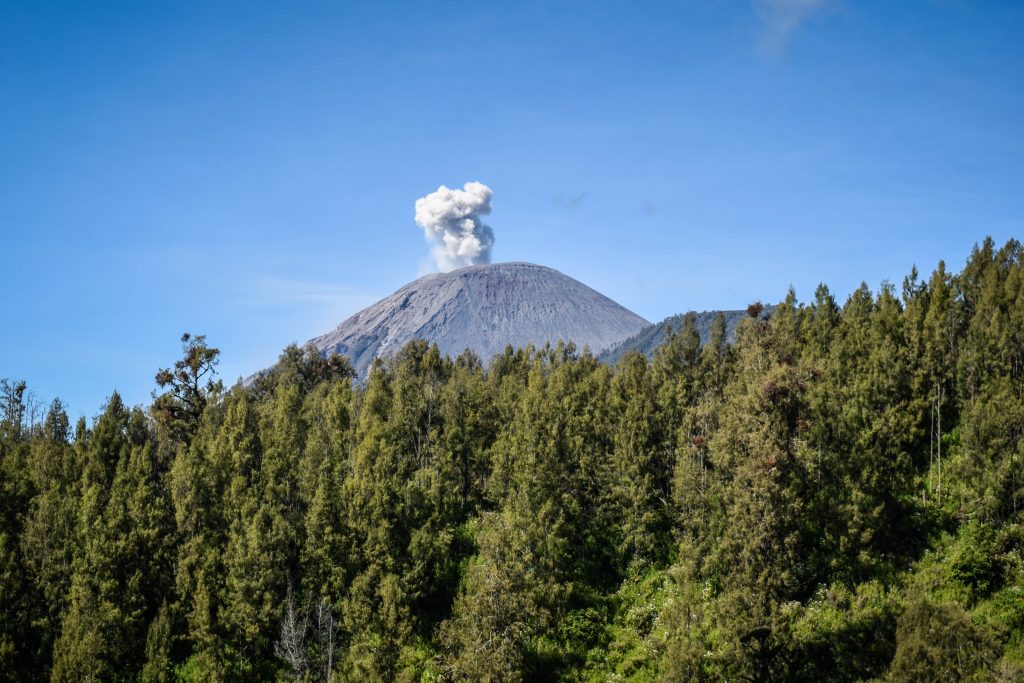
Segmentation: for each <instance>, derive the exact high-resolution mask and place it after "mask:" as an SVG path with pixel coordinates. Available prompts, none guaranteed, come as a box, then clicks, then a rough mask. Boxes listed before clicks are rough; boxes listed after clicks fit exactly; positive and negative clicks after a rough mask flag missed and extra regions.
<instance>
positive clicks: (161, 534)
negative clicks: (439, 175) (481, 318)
mask: <svg viewBox="0 0 1024 683" xmlns="http://www.w3.org/2000/svg"><path fill="white" fill-rule="evenodd" d="M760 312H761V311H760V310H759V306H757V305H753V306H751V309H750V317H749V319H748V320H746V321H744V322H743V323H742V324H741V325H740V328H739V331H738V335H737V339H736V342H735V344H733V345H729V344H727V343H726V340H725V330H724V321H723V320H721V319H719V320H718V321H717V322H716V324H715V325H714V326H713V328H712V330H711V333H710V335H709V338H708V339H705V340H701V339H700V338H699V335H698V334H697V333H696V331H695V328H694V327H693V325H692V321H691V322H690V324H687V325H684V327H683V329H682V331H681V332H680V333H678V334H671V335H669V337H668V339H667V341H666V343H665V344H663V345H662V346H661V347H660V348H659V349H658V350H657V351H656V353H655V356H654V358H653V360H651V361H648V360H647V359H646V358H645V357H644V356H642V355H640V354H637V353H633V354H628V355H626V356H625V357H623V358H622V359H621V360H620V361H619V362H618V364H617V365H616V366H615V367H609V366H607V365H604V364H601V363H599V362H597V361H596V360H595V359H594V358H593V357H592V356H590V355H589V354H587V353H582V354H581V353H577V352H576V350H575V349H574V348H573V347H572V346H565V345H560V346H558V347H556V348H545V349H540V350H532V349H527V350H511V349H510V350H508V351H507V352H506V353H505V354H504V355H500V356H498V357H496V358H494V359H492V360H491V361H490V363H489V365H487V366H486V367H485V366H484V365H483V364H482V363H481V361H480V360H478V359H477V358H475V357H474V356H472V355H471V354H468V353H467V354H464V355H462V356H459V357H458V358H456V359H448V358H444V357H442V356H441V355H440V354H439V352H438V350H437V348H436V347H430V346H428V345H426V344H424V343H420V342H414V343H411V344H410V345H409V346H407V347H406V348H405V349H404V350H403V351H402V352H401V353H400V354H399V355H398V356H397V357H395V358H393V359H391V360H389V361H387V362H385V363H380V362H378V363H377V364H375V366H374V368H373V370H372V371H371V374H370V376H369V379H368V380H367V382H366V383H365V385H356V384H355V383H354V382H353V378H352V372H351V368H350V366H349V365H348V364H347V363H346V362H345V361H344V360H342V359H339V358H337V357H332V358H329V359H325V358H322V357H321V356H319V355H317V354H316V353H314V352H311V351H304V350H301V349H298V348H295V347H290V348H288V349H286V350H285V352H284V353H283V355H282V356H281V359H280V362H279V363H278V365H277V366H275V368H274V369H273V370H272V371H271V372H269V373H267V374H265V375H264V376H262V377H261V378H260V379H258V380H257V381H256V382H255V383H253V384H252V386H249V387H242V386H240V385H239V386H235V387H233V388H231V389H230V390H226V391H225V390H223V389H222V388H221V387H220V385H219V384H218V383H216V382H214V381H213V377H212V373H213V370H214V367H215V365H216V361H217V351H216V349H213V348H212V347H210V346H208V345H207V344H206V340H205V339H203V338H202V337H186V338H185V339H184V351H185V353H184V356H183V357H182V358H181V359H180V360H179V361H178V362H177V363H176V364H175V365H174V366H173V367H172V368H170V369H168V370H162V371H160V373H159V374H158V375H157V383H158V386H159V389H158V392H157V393H156V394H155V398H154V402H153V404H152V405H151V406H149V407H148V408H143V407H136V408H131V407H128V406H125V405H124V404H123V402H122V401H121V399H120V398H119V397H118V396H117V394H114V395H113V396H111V398H110V400H109V402H108V403H107V405H106V406H105V407H104V408H103V410H102V413H101V414H100V415H99V417H97V418H96V419H95V420H93V421H91V423H89V422H87V421H86V420H84V419H83V420H79V421H78V424H77V425H71V424H69V420H68V417H67V415H66V414H65V411H64V410H63V409H62V407H61V405H60V403H59V402H58V401H54V403H53V405H52V407H51V408H50V410H49V412H48V414H46V415H45V419H38V420H32V419H29V417H28V416H27V415H26V390H25V386H24V384H21V383H17V382H14V381H7V382H5V383H4V384H3V385H2V387H3V389H4V391H3V403H2V406H0V411H2V413H0V418H2V423H0V424H2V427H0V671H2V674H0V676H2V677H4V678H6V679H7V680H17V681H29V680H45V679H47V678H49V679H51V680H54V681H88V680H95V681H107V680H132V681H134V680H144V681H166V680H186V681H207V680H275V679H276V680H296V679H301V680H309V681H326V680H329V679H332V678H333V680H341V681H346V680H359V681H377V680H403V681H430V680H437V681H445V680H460V681H461V680H465V681H487V680H491V681H514V680H531V681H532V680H565V681H619V680H638V681H648V680H665V681H687V680H735V681H742V680H746V681H781V680H793V681H826V680H827V681H847V680H848V681H853V680H870V679H881V680H894V681H940V680H941V681H956V680H1005V681H1010V680H1021V679H1022V678H1024V640H1022V639H1024V558H1022V554H1021V553H1022V548H1024V527H1022V525H1021V522H1022V517H1024V513H1022V508H1024V459H1022V456H1024V453H1022V435H1024V248H1022V246H1021V245H1020V244H1018V243H1017V242H1010V243H1009V244H1007V245H1006V246H1005V247H1003V248H1002V249H997V248H996V247H994V246H993V244H992V243H991V241H986V242H985V243H984V244H982V245H981V246H980V247H978V248H976V249H975V250H974V252H973V253H972V254H971V256H970V258H969V260H968V262H967V264H966V266H965V267H964V269H963V271H962V272H960V273H959V274H951V273H948V272H947V271H946V270H945V268H944V267H943V266H942V265H941V264H940V266H939V267H938V269H937V270H936V271H935V272H934V273H932V275H931V276H930V277H929V278H927V279H926V280H920V279H919V278H918V276H917V274H916V272H915V273H912V274H911V275H910V276H909V277H908V278H907V279H906V280H905V281H904V282H903V284H902V287H900V288H897V287H893V286H883V287H881V288H880V289H879V291H877V292H872V291H871V290H869V289H868V288H867V287H866V286H865V287H861V288H860V289H858V290H857V291H856V292H854V293H853V294H852V295H851V296H850V297H849V299H848V300H847V301H846V302H845V303H843V304H842V305H841V306H840V305H837V303H836V302H835V301H834V300H833V298H832V297H831V296H830V295H829V292H828V290H827V289H826V288H825V287H820V288H819V289H818V291H817V292H816V293H815V296H814V299H813V300H812V301H810V302H808V303H798V302H797V300H796V297H795V296H794V295H793V294H790V296H789V297H788V299H787V300H786V301H785V302H784V303H783V304H782V305H780V306H779V307H778V308H777V309H776V310H774V311H773V313H772V314H771V315H770V316H767V317H765V316H763V315H759V314H760ZM702 341H703V342H704V343H703V344H702V343H701V342H702Z"/></svg>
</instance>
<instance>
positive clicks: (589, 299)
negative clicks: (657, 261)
mask: <svg viewBox="0 0 1024 683" xmlns="http://www.w3.org/2000/svg"><path fill="white" fill-rule="evenodd" d="M649 325H650V323H649V322H648V321H646V320H644V319H643V318H641V317H640V316H639V315H637V314H636V313H633V312H632V311H630V310H628V309H626V308H624V307H623V306H621V305H619V304H617V303H615V302H614V301H612V300H611V299H609V298H608V297H606V296H604V295H603V294H601V293H599V292H597V291H595V290H593V289H591V288H590V287H587V286H586V285H584V284H583V283H581V282H579V281H577V280H574V279H572V278H571V277H569V276H567V275H563V274H562V273H560V272H558V271H557V270H554V269H552V268H545V267H544V266H538V265H534V264H532V263H494V264H488V265H479V266H469V267H467V268H460V269H459V270H453V271H451V272H448V273H431V274H430V275H425V276H423V277H421V278H420V279H418V280H415V281H414V282H411V283H409V284H408V285H406V286H404V287H402V288H401V289H399V290H398V291H397V292H395V293H394V294H392V295H391V296H389V297H387V298H384V299H381V300H380V301H378V302H377V303H375V304H373V305H372V306H369V307H368V308H365V309H363V310H362V311H360V312H358V313H356V314H355V315H353V316H352V317H351V318H349V319H347V320H345V321H344V322H343V323H341V324H340V325H338V327H337V328H335V329H334V330H333V331H331V332H328V333H327V334H324V335H321V336H319V337H316V338H315V339H312V340H310V342H309V343H310V344H313V345H314V346H315V347H316V348H317V349H318V350H319V351H321V352H322V353H324V354H325V355H329V354H332V353H337V354H342V355H344V356H347V357H348V358H349V360H350V361H351V362H352V366H353V367H354V368H355V370H356V372H357V373H358V374H359V376H360V377H365V376H366V374H367V372H368V371H369V367H370V364H371V363H372V362H373V359H374V358H376V357H378V356H381V357H386V356H389V355H391V354H393V353H395V352H396V351H398V350H399V349H401V348H402V347H403V346H404V345H405V344H406V343H407V342H409V341H411V340H413V339H424V340H426V341H428V342H432V343H435V344H437V345H438V347H439V348H440V350H441V352H442V353H445V354H448V355H451V356H456V355H458V354H460V353H462V352H463V351H464V350H466V349H470V350H472V351H473V352H475V353H476V354H477V355H478V356H479V357H480V358H481V359H483V360H484V362H487V361H488V360H490V358H491V357H492V356H493V355H495V354H497V353H500V352H502V351H504V350H505V347H506V346H509V345H511V346H513V347H525V346H527V345H528V344H533V345H534V346H543V345H544V344H545V343H547V342H551V343H556V342H558V341H560V340H562V341H571V342H574V343H575V344H576V346H577V347H578V348H580V349H582V348H583V347H588V348H589V349H590V350H591V351H592V352H593V353H595V354H597V353H600V352H601V351H603V350H605V349H607V348H609V347H611V346H613V345H614V344H616V343H618V342H621V341H623V340H625V339H627V338H629V337H631V336H633V335H635V334H637V333H638V332H640V331H641V330H643V329H644V328H646V327H647V326H649Z"/></svg>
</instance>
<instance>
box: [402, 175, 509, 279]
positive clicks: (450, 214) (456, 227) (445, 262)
mask: <svg viewBox="0 0 1024 683" xmlns="http://www.w3.org/2000/svg"><path fill="white" fill-rule="evenodd" d="M492 194H493V192H491V188H489V187H487V186H486V185H484V184H483V183H477V182H469V183H466V184H465V185H463V186H462V189H461V190H459V189H454V190H453V189H450V188H447V187H445V186H444V185H442V186H441V187H439V188H437V191H436V192H431V193H430V194H428V195H427V196H426V197H422V198H420V199H417V200H416V223H417V225H419V226H420V227H421V228H423V233H424V234H425V235H426V237H427V239H428V240H429V241H431V242H433V243H434V248H433V249H432V250H431V255H432V256H433V257H434V261H436V262H437V267H438V269H439V270H440V271H442V272H448V271H449V270H454V269H456V268H462V267H463V266H473V265H477V264H480V263H490V262H491V247H492V246H493V245H494V231H493V230H491V227H490V226H489V225H486V224H485V223H484V222H483V220H482V218H481V216H486V215H487V214H489V213H490V212H491V195H492Z"/></svg>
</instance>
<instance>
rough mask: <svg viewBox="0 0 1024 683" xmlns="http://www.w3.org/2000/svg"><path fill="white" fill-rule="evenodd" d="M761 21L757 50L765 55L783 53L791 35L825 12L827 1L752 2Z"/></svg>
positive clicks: (780, 0) (771, 0)
mask: <svg viewBox="0 0 1024 683" xmlns="http://www.w3.org/2000/svg"><path fill="white" fill-rule="evenodd" d="M753 2H754V10H755V11H756V12H757V15H758V17H759V18H760V20H761V32H760V35H759V36H758V41H757V48H758V50H759V51H761V52H762V53H763V54H766V55H779V54H782V53H783V52H785V50H786V46H787V45H788V44H789V41H790V40H791V39H792V37H793V34H794V33H795V32H796V31H797V30H799V28H800V27H801V26H803V25H804V24H805V23H806V22H807V20H808V19H810V18H811V17H813V16H814V15H815V14H818V13H820V12H821V11H823V10H825V9H826V8H827V7H828V6H829V4H830V1H829V0H753Z"/></svg>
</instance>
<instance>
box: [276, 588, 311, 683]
mask: <svg viewBox="0 0 1024 683" xmlns="http://www.w3.org/2000/svg"><path fill="white" fill-rule="evenodd" d="M308 630H309V623H308V621H307V620H306V616H305V615H304V614H303V610H302V609H301V608H299V607H297V606H296V604H295V594H294V593H293V592H292V584H291V582H289V583H288V602H287V604H286V605H285V613H284V618H283V619H282V620H281V635H280V637H279V638H278V639H277V642H276V643H274V654H275V655H276V656H277V657H278V658H279V659H282V660H284V661H285V662H287V663H288V665H289V666H290V667H291V668H292V671H293V672H294V673H295V680H297V681H301V680H303V678H304V677H305V675H306V671H307V669H308V668H309V660H308V659H307V656H306V632H307V631H308Z"/></svg>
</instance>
